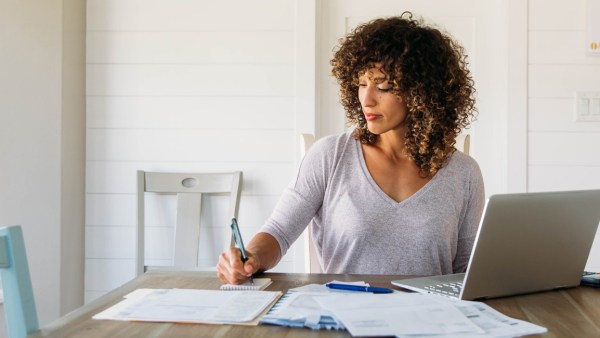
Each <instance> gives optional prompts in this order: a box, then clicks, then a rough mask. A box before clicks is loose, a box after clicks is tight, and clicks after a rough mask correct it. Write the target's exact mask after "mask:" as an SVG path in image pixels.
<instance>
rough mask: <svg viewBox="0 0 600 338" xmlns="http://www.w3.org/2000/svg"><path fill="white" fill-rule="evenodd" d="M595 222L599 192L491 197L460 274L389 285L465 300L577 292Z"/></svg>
mask: <svg viewBox="0 0 600 338" xmlns="http://www.w3.org/2000/svg"><path fill="white" fill-rule="evenodd" d="M599 222H600V190H582V191H562V192H542V193H522V194H502V195H493V196H491V197H490V198H489V199H488V200H487V201H486V204H485V208H484V210H483V216H482V218H481V223H480V225H479V230H478V232H477V237H476V238H475V244H474V246H473V251H472V252H471V258H470V260H469V264H468V267H467V271H466V272H465V273H460V274H451V275H443V276H431V277H419V278H411V279H402V280H394V281H392V284H394V285H396V286H399V287H401V288H404V289H408V290H413V291H417V292H423V293H436V294H441V295H445V296H448V297H451V298H457V299H465V300H474V299H485V298H494V297H502V296H510V295H517V294H524V293H531V292H538V291H545V290H553V289H560V288H566V287H573V286H577V285H579V283H580V281H581V276H582V273H583V270H584V268H585V264H586V262H587V259H588V256H589V253H590V249H591V247H592V243H593V241H594V237H595V235H596V229H597V228H598V223H599Z"/></svg>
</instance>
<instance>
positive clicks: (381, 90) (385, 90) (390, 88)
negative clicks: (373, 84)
mask: <svg viewBox="0 0 600 338" xmlns="http://www.w3.org/2000/svg"><path fill="white" fill-rule="evenodd" d="M377 90H379V91H380V92H384V93H385V92H389V91H390V90H392V87H384V88H380V87H377Z"/></svg>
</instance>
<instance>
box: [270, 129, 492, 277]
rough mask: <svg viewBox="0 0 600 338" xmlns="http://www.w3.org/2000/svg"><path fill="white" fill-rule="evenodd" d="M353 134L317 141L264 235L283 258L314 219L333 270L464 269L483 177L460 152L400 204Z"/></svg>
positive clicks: (476, 223)
mask: <svg viewBox="0 0 600 338" xmlns="http://www.w3.org/2000/svg"><path fill="white" fill-rule="evenodd" d="M351 135H352V131H349V132H347V133H345V134H341V135H337V136H328V137H325V138H322V139H320V140H319V141H317V142H316V143H315V144H314V145H313V147H312V148H311V149H310V151H309V152H308V153H307V154H306V156H305V157H304V159H303V161H302V164H301V166H300V169H299V171H298V175H297V177H296V178H295V179H294V180H293V181H292V183H291V184H290V186H289V187H288V188H287V189H286V190H285V191H284V193H283V195H282V196H281V199H280V200H279V202H278V204H277V206H276V207H275V210H274V211H273V214H272V215H271V217H270V218H269V219H268V220H267V222H266V223H265V225H264V226H263V227H262V228H261V232H266V233H269V234H271V235H273V236H274V237H275V238H276V239H277V241H278V242H279V246H280V248H281V253H282V256H283V255H284V254H285V253H286V252H287V250H288V249H289V247H290V245H291V244H292V243H293V242H294V241H295V240H296V239H297V238H298V236H300V234H301V233H302V231H303V230H304V229H305V228H306V226H307V225H308V224H309V222H310V221H312V222H313V230H312V231H313V238H314V240H315V244H316V247H317V251H318V252H319V254H320V256H321V261H322V266H323V269H324V271H325V272H328V273H356V274H396V275H437V274H449V273H455V272H462V271H464V270H465V269H466V266H467V263H468V261H469V256H470V254H471V249H472V247H473V242H474V240H475V235H476V232H477V228H478V226H479V220H480V218H481V213H482V211H483V206H484V188H483V178H482V176H481V172H480V170H479V166H478V165H477V163H476V162H475V160H473V159H472V158H471V157H469V156H468V155H465V154H463V153H461V152H459V151H456V152H455V153H454V154H453V155H452V156H451V157H450V159H449V160H448V162H447V163H446V165H445V166H444V167H443V168H442V169H440V170H439V171H438V172H437V174H436V175H435V176H434V177H433V178H432V179H431V181H429V182H428V183H427V184H426V185H425V186H424V187H422V188H421V189H420V190H419V191H417V192H416V193H415V194H414V195H412V196H411V197H409V198H407V199H405V200H403V201H402V202H400V203H398V202H396V201H394V200H393V199H392V198H390V197H389V196H388V195H387V194H386V193H384V192H383V191H382V190H381V189H380V188H379V187H378V186H377V184H376V183H375V181H374V180H373V178H372V177H371V175H370V173H369V171H368V170H367V166H366V164H365V161H364V156H363V152H362V148H361V145H360V142H359V141H357V140H355V139H354V138H352V136H351Z"/></svg>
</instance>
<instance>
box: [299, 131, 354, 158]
mask: <svg viewBox="0 0 600 338" xmlns="http://www.w3.org/2000/svg"><path fill="white" fill-rule="evenodd" d="M352 132H353V130H349V131H347V132H345V133H342V134H334V135H327V136H323V137H321V138H320V139H318V140H316V141H315V144H314V145H313V146H312V148H315V149H318V150H319V151H324V152H327V153H331V152H334V153H336V152H339V151H343V150H344V149H346V148H347V147H348V145H349V144H352V143H353V142H358V141H357V140H355V139H354V137H352ZM312 148H311V149H312Z"/></svg>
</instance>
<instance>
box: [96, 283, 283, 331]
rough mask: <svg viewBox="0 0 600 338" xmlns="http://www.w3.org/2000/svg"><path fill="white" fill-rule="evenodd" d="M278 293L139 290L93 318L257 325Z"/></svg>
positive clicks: (277, 296)
mask: <svg viewBox="0 0 600 338" xmlns="http://www.w3.org/2000/svg"><path fill="white" fill-rule="evenodd" d="M280 295H281V292H279V291H277V292H271V291H217V290H197V289H138V290H136V291H134V292H132V293H130V294H129V295H127V296H125V299H124V300H123V301H121V302H120V303H118V304H116V305H114V306H112V307H110V308H108V309H107V310H105V311H103V312H100V313H98V314H97V315H95V316H94V317H93V318H94V319H112V320H126V321H134V320H135V321H149V322H183V323H220V324H244V325H257V324H258V318H259V316H260V315H261V314H262V313H264V312H266V310H267V309H268V308H269V306H270V305H272V304H273V303H274V302H275V301H276V300H277V299H278V298H279V296H280Z"/></svg>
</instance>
